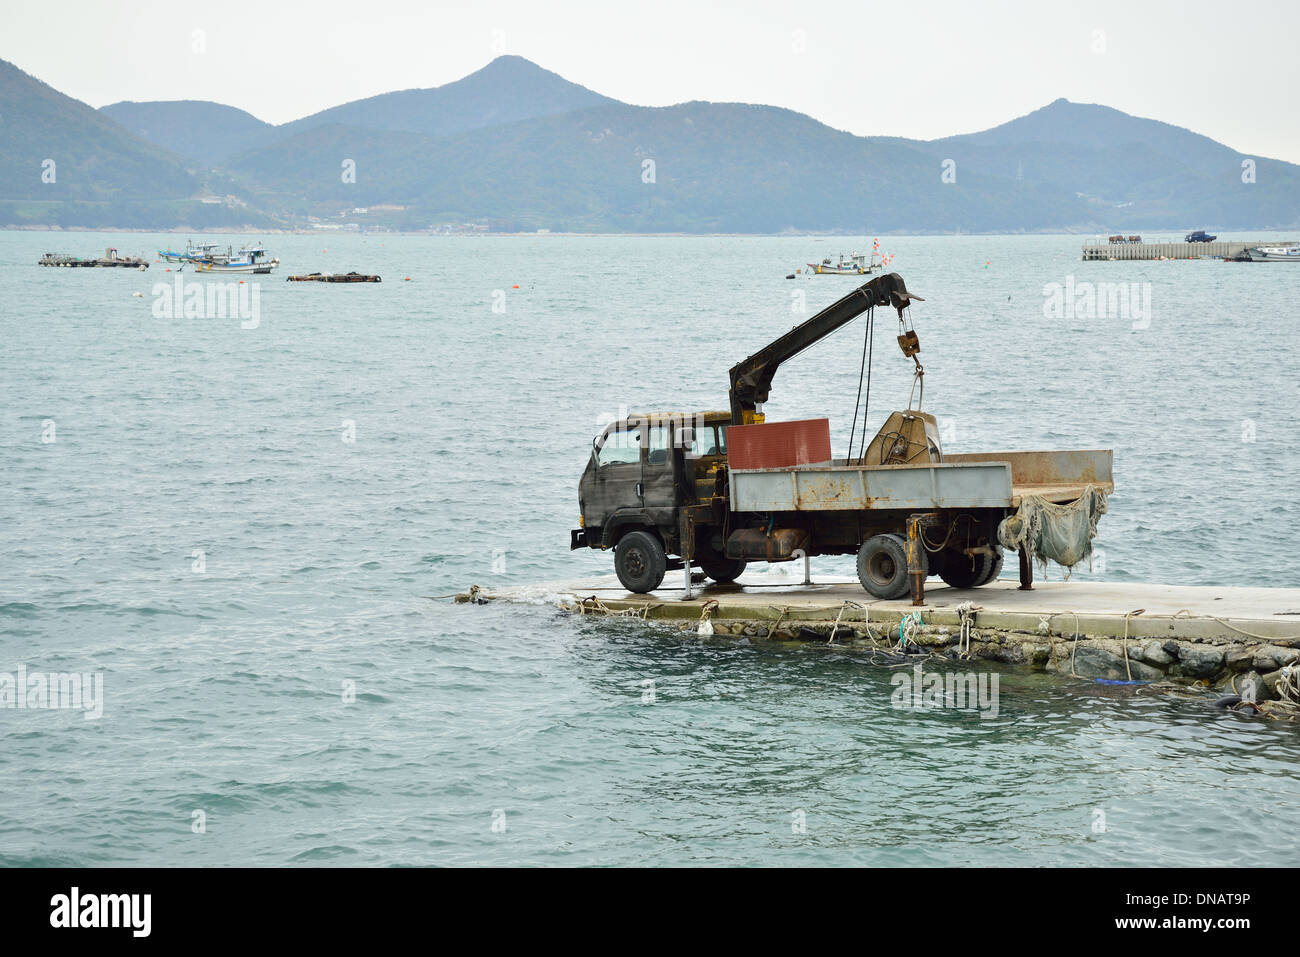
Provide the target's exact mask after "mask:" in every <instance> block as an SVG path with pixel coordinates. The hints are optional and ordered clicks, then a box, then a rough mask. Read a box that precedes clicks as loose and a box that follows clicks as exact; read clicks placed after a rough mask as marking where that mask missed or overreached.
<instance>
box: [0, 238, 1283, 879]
mask: <svg viewBox="0 0 1300 957" xmlns="http://www.w3.org/2000/svg"><path fill="white" fill-rule="evenodd" d="M1265 236H1266V234H1259V235H1258V236H1256V235H1254V234H1252V235H1251V236H1243V237H1242V238H1265ZM186 238H187V237H185V236H183V235H182V236H177V235H147V234H138V233H136V234H101V233H85V234H76V233H57V234H44V233H35V232H11V233H0V280H2V282H0V288H3V289H4V293H5V294H4V297H3V300H2V301H0V462H2V473H0V474H2V475H3V494H2V495H0V673H7V674H10V675H16V674H17V673H18V671H19V669H20V668H22V669H25V670H26V671H27V672H28V673H41V674H47V675H54V674H76V675H79V676H80V675H84V676H87V678H88V679H90V682H89V683H88V684H87V685H86V689H87V693H88V695H89V694H90V689H92V688H93V679H94V677H95V676H98V678H99V680H100V682H101V686H102V691H101V696H102V700H101V701H100V706H101V713H100V714H99V715H98V716H94V715H93V713H92V710H91V709H89V708H87V707H84V706H83V707H80V708H78V707H68V708H58V709H56V708H51V707H21V708H20V707H11V708H0V864H4V865H31V864H39V865H56V864H68V865H101V864H217V865H234V864H254V865H278V864H315V865H331V864H366V865H372V864H374V865H389V864H453V865H455V864H509V863H522V864H529V865H555V864H569V865H572V864H759V865H782V864H789V865H810V864H984V865H990V864H1032V865H1049V864H1066V865H1086V864H1117V865H1153V866H1154V865H1189V864H1205V865H1212V864H1248V863H1273V864H1295V863H1297V857H1296V854H1297V852H1296V850H1295V847H1294V842H1293V841H1290V840H1287V839H1285V835H1287V834H1291V833H1294V832H1295V828H1296V825H1297V823H1300V782H1298V781H1297V768H1298V767H1300V764H1298V761H1300V736H1298V732H1297V730H1296V728H1295V727H1294V726H1288V725H1284V724H1270V723H1266V722H1263V721H1260V720H1250V719H1246V718H1242V717H1240V716H1237V715H1225V714H1224V713H1222V712H1219V711H1216V710H1214V709H1212V708H1210V707H1209V706H1208V704H1207V703H1206V702H1205V701H1204V700H1199V699H1190V698H1188V699H1185V698H1170V697H1166V696H1160V695H1151V694H1147V693H1143V691H1142V689H1140V688H1132V687H1113V686H1102V685H1098V684H1095V683H1090V682H1086V681H1080V680H1072V679H1069V678H1064V677H1060V676H1055V675H1044V674H1035V673H1031V672H1028V671H1026V670H1024V669H1019V670H1017V669H1001V668H999V667H998V666H995V665H990V664H988V663H983V662H981V663H979V666H978V667H979V669H981V670H982V671H993V672H995V673H996V674H997V676H998V678H999V679H1000V681H999V685H998V687H999V707H998V708H997V712H996V715H991V714H989V713H987V712H980V711H978V710H974V709H965V710H962V709H938V710H914V709H900V708H897V707H894V706H893V705H892V704H891V697H892V694H893V692H894V690H895V686H894V684H893V683H892V681H891V678H892V676H893V674H894V673H895V672H893V671H891V670H889V669H886V668H881V667H879V666H878V665H873V664H872V663H871V662H870V661H868V660H866V659H865V658H864V657H863V656H861V655H858V654H855V653H853V652H850V651H845V650H841V649H834V648H827V647H811V646H803V647H786V646H779V645H773V644H767V643H764V642H750V643H746V642H737V641H736V640H734V639H723V638H721V637H719V638H717V639H711V640H701V639H700V638H698V637H697V636H695V635H692V634H683V633H682V632H680V631H678V630H675V629H673V628H670V627H668V626H663V625H653V624H651V625H646V624H643V623H638V622H631V621H626V620H593V619H582V618H573V617H569V616H567V615H565V614H563V613H561V612H559V611H557V610H556V609H555V608H554V607H553V606H552V605H551V604H549V603H547V602H545V601H538V602H537V603H536V604H533V605H525V606H505V605H501V604H489V605H486V606H466V605H455V604H452V603H451V602H449V601H447V600H445V599H439V598H437V597H436V596H443V595H448V594H451V593H453V592H457V591H462V590H464V589H466V588H467V587H468V586H469V585H471V584H479V585H482V586H484V587H485V588H487V589H488V590H489V591H490V590H492V589H493V588H499V587H502V586H505V585H518V584H525V583H531V582H538V581H545V580H555V579H563V578H572V577H578V576H585V575H590V574H594V573H606V572H608V571H610V570H611V562H610V558H609V556H608V555H607V554H600V553H595V552H587V551H583V552H577V553H571V552H570V551H569V548H568V544H569V530H570V529H571V528H574V527H576V523H577V519H578V509H577V493H576V486H577V480H578V477H579V475H580V474H581V471H582V469H583V467H584V466H585V464H586V461H587V457H588V455H589V452H590V445H591V439H592V436H593V435H594V434H595V433H596V432H598V431H599V429H600V428H602V427H603V425H604V424H605V423H606V422H608V421H610V420H612V419H613V418H615V417H617V416H619V415H620V414H625V413H626V411H628V410H632V411H636V410H650V409H653V410H677V411H687V412H689V411H695V410H699V409H724V408H726V406H727V386H728V379H727V370H728V369H729V368H730V367H731V365H733V364H734V363H735V362H737V361H738V360H740V359H742V358H744V357H745V356H747V355H749V354H750V353H752V352H754V351H755V350H757V349H759V348H761V347H762V346H763V345H765V344H766V343H767V342H769V341H770V340H771V339H773V338H774V337H776V336H777V335H779V334H780V333H782V332H784V331H786V330H787V329H788V328H789V327H791V326H793V325H794V324H796V323H798V322H800V321H802V320H803V319H805V318H807V317H809V316H811V315H812V314H813V313H815V312H816V311H817V310H818V309H820V308H822V307H823V306H825V305H827V304H829V303H830V302H832V301H833V300H835V299H836V298H838V297H839V296H840V295H842V294H843V293H844V292H846V291H848V290H849V289H850V288H852V287H853V286H854V285H856V284H857V282H859V281H860V280H857V279H854V278H852V277H829V276H828V277H807V276H804V275H800V276H799V278H796V279H786V278H785V277H786V276H787V275H788V274H790V273H792V272H794V271H795V269H796V268H799V267H801V266H803V265H804V264H806V263H808V262H819V261H820V260H821V259H822V258H824V257H826V256H831V257H835V256H838V255H839V254H840V253H841V252H845V253H847V252H851V251H854V250H855V249H856V250H857V251H862V252H866V251H869V250H870V248H871V243H872V240H873V238H874V237H857V238H852V239H845V238H820V237H806V236H789V237H779V238H775V237H774V238H743V237H705V238H685V237H581V236H558V235H546V236H522V237H518V236H516V237H430V236H391V235H375V234H369V235H340V234H334V233H324V232H323V233H322V234H321V235H308V236H302V235H296V236H269V237H256V238H261V239H264V240H265V241H266V242H267V244H268V246H269V247H270V249H271V252H272V254H273V255H276V256H278V257H279V258H280V260H281V262H282V265H281V267H280V269H279V270H278V271H277V272H276V273H275V274H274V275H271V276H248V275H246V276H222V277H216V278H214V277H203V276H197V275H194V274H193V273H191V272H183V273H181V274H180V276H179V278H180V280H181V285H180V287H179V288H180V289H181V290H182V292H181V294H180V296H179V297H177V296H176V294H175V291H176V290H177V288H178V287H177V284H176V280H177V278H178V275H177V273H176V272H174V271H173V272H166V271H165V270H166V269H167V268H168V266H167V264H165V263H156V264H154V265H153V266H152V268H150V269H149V270H148V271H147V272H137V271H129V270H118V269H111V270H110V269H84V270H82V269H49V268H39V267H37V266H36V260H37V259H38V258H39V257H40V255H41V254H42V253H44V252H47V251H53V252H65V251H66V252H70V253H72V254H74V255H81V256H90V255H92V254H98V253H99V251H100V250H101V249H102V248H103V247H106V246H116V247H117V248H118V249H119V250H120V251H121V254H122V255H147V256H149V257H150V258H151V259H152V258H153V252H154V250H156V249H159V248H178V247H183V245H184V242H185V239H186ZM194 238H198V237H194ZM211 238H212V239H214V240H220V241H222V242H231V243H238V242H240V241H241V240H242V239H251V238H254V237H237V236H214V237H211ZM1083 239H1084V237H1069V236H1018V237H968V236H960V237H920V238H918V237H880V244H881V248H882V249H883V250H884V252H885V254H886V255H887V256H889V257H892V258H891V259H890V264H889V269H890V270H891V271H895V272H898V273H900V274H901V275H903V277H904V278H905V280H906V282H907V284H908V287H909V288H910V289H911V290H912V291H914V292H915V293H917V294H919V295H921V296H923V297H925V301H924V302H921V303H917V304H916V305H915V306H914V307H913V308H912V310H911V319H912V321H913V323H914V325H915V328H916V331H917V332H918V334H919V336H920V341H921V352H920V354H919V357H918V358H919V359H920V360H921V362H923V363H924V367H925V372H926V375H925V395H924V408H926V409H927V410H929V411H931V412H933V413H934V414H935V415H936V416H938V417H939V420H940V428H941V435H942V439H943V442H944V446H945V448H946V449H947V450H949V451H977V450H990V451H996V450H1006V449H1050V448H1113V449H1114V450H1115V482H1116V491H1115V494H1114V496H1113V497H1112V498H1111V502H1110V513H1109V514H1108V515H1106V516H1105V517H1104V518H1103V519H1102V523H1101V531H1100V537H1099V539H1098V541H1097V556H1096V561H1095V563H1094V567H1093V569H1092V570H1091V571H1089V570H1087V569H1080V570H1079V571H1078V572H1076V574H1077V576H1078V577H1079V578H1080V579H1084V580H1087V579H1099V580H1106V581H1127V582H1142V581H1153V582H1174V583H1180V584H1196V585H1261V584H1263V585H1276V586H1288V585H1295V584H1297V582H1298V581H1300V550H1298V549H1297V548H1296V547H1295V546H1294V545H1293V543H1292V539H1293V538H1294V532H1295V529H1296V528H1297V526H1298V524H1300V495H1298V494H1297V488H1298V484H1300V483H1298V482H1297V479H1296V474H1297V468H1298V467H1300V432H1298V430H1297V427H1296V413H1297V410H1300V384H1297V376H1296V370H1297V365H1298V363H1297V359H1298V358H1300V335H1298V334H1297V328H1296V322H1297V316H1296V311H1295V303H1296V301H1297V292H1298V291H1300V269H1296V268H1292V267H1289V266H1287V265H1285V264H1235V263H1222V262H1214V261H1192V262H1124V263H1109V262H1105V263H1085V262H1081V261H1080V244H1081V242H1082V241H1083ZM171 268H172V269H173V270H174V269H175V267H174V266H173V267H171ZM349 270H356V271H359V272H364V273H378V274H380V275H382V277H383V280H384V281H383V283H382V284H378V285H371V284H359V285H323V284H299V283H286V282H285V281H284V278H285V276H286V275H288V274H290V273H305V272H312V271H334V272H347V271H349ZM406 277H409V281H406ZM240 280H243V282H244V288H243V289H242V290H241V289H239V288H238V285H239V283H240ZM218 282H220V283H223V284H234V286H235V287H236V288H235V291H234V294H233V295H231V296H227V297H225V299H224V300H223V301H214V302H210V301H209V298H208V296H207V295H206V290H207V287H206V286H205V287H204V294H203V295H199V296H194V297H191V296H190V295H189V293H188V290H189V288H190V284H192V283H200V284H203V283H207V284H208V285H212V284H215V283H218ZM168 289H170V290H172V292H171V293H169V292H167V290H168ZM1089 291H1091V293H1092V298H1091V305H1090V304H1089V296H1088V293H1089ZM137 293H138V295H137ZM254 293H255V295H254ZM223 295H224V293H223ZM215 298H216V297H213V299H215ZM200 300H201V301H200ZM187 301H188V302H189V304H190V308H189V310H188V314H187V309H186V305H185V303H186V302H187ZM1122 303H1123V304H1127V305H1129V306H1130V307H1131V308H1128V309H1122V308H1121V304H1122ZM254 306H255V308H254ZM897 326H898V321H897V319H896V317H894V316H893V314H892V313H890V312H887V311H885V310H881V311H880V312H879V313H878V314H877V316H876V340H875V348H874V361H873V377H872V392H871V397H870V399H871V404H870V412H869V415H868V419H869V423H870V428H872V429H875V428H878V427H879V425H880V424H881V422H883V420H884V417H885V415H886V414H887V413H888V412H889V411H891V410H893V409H895V408H902V407H904V405H905V404H906V402H907V398H908V392H909V389H910V387H911V385H912V369H913V365H912V362H911V361H910V360H908V359H906V358H904V357H903V356H902V354H901V353H900V352H899V351H898V349H897V347H896V346H895V343H894V336H895V335H896V334H897V332H898V329H897ZM863 329H864V325H863V323H862V322H861V320H859V321H857V322H855V323H853V324H852V325H850V326H849V327H847V328H845V329H843V330H841V331H840V332H839V333H837V334H836V335H834V336H833V337H831V338H829V339H827V340H825V341H823V342H821V343H819V344H818V345H817V346H816V347H814V348H813V349H810V350H809V351H808V352H807V353H805V354H804V355H802V356H800V357H798V358H797V359H795V360H793V361H791V362H789V363H787V364H785V365H784V366H783V367H782V368H781V370H780V371H779V373H778V374H777V376H776V378H775V381H774V383H773V387H772V396H771V401H770V402H769V404H768V406H767V408H766V412H767V414H768V417H769V419H772V420H779V419H795V418H805V417H814V416H828V417H829V418H830V422H831V430H832V437H833V443H834V449H835V454H837V455H842V454H843V453H844V452H845V450H846V449H847V445H848V431H849V426H850V422H851V419H852V415H853V405H854V396H855V394H856V389H857V384H858V374H859V369H860V364H861V358H862V346H863ZM814 568H815V571H816V573H818V574H838V575H851V574H852V559H851V558H843V559H820V560H818V561H817V562H815V563H814ZM1007 574H1012V570H1011V566H1010V564H1009V565H1008V571H1007ZM1051 575H1052V577H1059V570H1057V569H1053V570H1052V572H1051ZM1265 610H1266V611H1269V612H1276V613H1284V612H1295V611H1297V610H1298V609H1293V608H1284V607H1280V606H1279V607H1278V608H1276V609H1265ZM1296 620H1297V628H1296V631H1297V633H1298V634H1300V619H1296ZM24 703H26V702H24ZM36 703H37V704H39V703H40V702H39V701H38V702H36ZM47 703H48V699H47Z"/></svg>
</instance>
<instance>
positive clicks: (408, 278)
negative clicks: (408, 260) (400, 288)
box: [402, 276, 411, 282]
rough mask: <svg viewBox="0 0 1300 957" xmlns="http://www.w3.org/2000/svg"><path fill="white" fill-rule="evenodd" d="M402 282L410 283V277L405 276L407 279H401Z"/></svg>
mask: <svg viewBox="0 0 1300 957" xmlns="http://www.w3.org/2000/svg"><path fill="white" fill-rule="evenodd" d="M402 281H403V282H410V281H411V277H410V276H407V277H406V278H405V279H403V280H402Z"/></svg>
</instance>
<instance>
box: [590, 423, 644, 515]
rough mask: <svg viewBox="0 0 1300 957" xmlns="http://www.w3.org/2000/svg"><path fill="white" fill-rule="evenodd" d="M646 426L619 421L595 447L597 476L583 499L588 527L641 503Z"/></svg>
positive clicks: (637, 506) (636, 506)
mask: <svg viewBox="0 0 1300 957" xmlns="http://www.w3.org/2000/svg"><path fill="white" fill-rule="evenodd" d="M643 431H644V430H643V428H642V427H641V425H640V424H638V423H635V422H619V423H616V424H615V425H613V426H610V428H609V429H608V430H607V431H606V432H605V434H604V435H603V436H601V438H600V441H599V443H598V445H597V448H596V450H595V457H596V464H595V476H594V478H593V480H592V483H591V490H590V492H589V493H588V495H589V498H588V500H587V501H586V502H584V503H583V508H584V512H583V514H584V516H585V518H586V521H587V525H588V527H600V526H603V525H605V524H607V523H608V521H609V519H610V517H611V516H612V515H613V514H614V513H615V512H616V511H618V510H619V509H627V508H639V507H640V506H641V444H642V433H643Z"/></svg>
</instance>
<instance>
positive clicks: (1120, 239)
mask: <svg viewBox="0 0 1300 957" xmlns="http://www.w3.org/2000/svg"><path fill="white" fill-rule="evenodd" d="M1109 239H1110V244H1111V245H1112V246H1124V245H1127V244H1129V243H1140V242H1142V237H1141V236H1111V237H1110V238H1109Z"/></svg>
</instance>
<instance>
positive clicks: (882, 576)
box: [858, 535, 928, 598]
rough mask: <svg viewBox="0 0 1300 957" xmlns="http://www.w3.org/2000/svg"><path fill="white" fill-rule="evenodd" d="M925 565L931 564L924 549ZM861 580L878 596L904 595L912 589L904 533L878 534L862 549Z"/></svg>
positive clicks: (868, 591) (859, 563)
mask: <svg viewBox="0 0 1300 957" xmlns="http://www.w3.org/2000/svg"><path fill="white" fill-rule="evenodd" d="M921 563H922V568H923V569H924V568H926V567H928V563H927V562H926V555H925V550H924V549H922V550H921ZM858 581H860V582H862V587H863V588H865V589H866V590H867V593H868V594H870V595H874V596H875V597H876V598H902V597H903V596H904V595H906V594H907V593H908V591H909V590H910V588H911V583H910V582H909V581H908V577H907V541H906V539H904V538H903V536H902V535H874V536H872V537H871V538H868V539H867V540H866V541H865V542H863V543H862V547H861V548H859V549H858Z"/></svg>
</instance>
